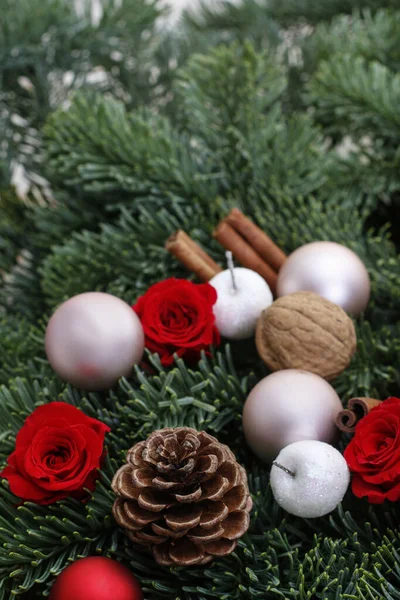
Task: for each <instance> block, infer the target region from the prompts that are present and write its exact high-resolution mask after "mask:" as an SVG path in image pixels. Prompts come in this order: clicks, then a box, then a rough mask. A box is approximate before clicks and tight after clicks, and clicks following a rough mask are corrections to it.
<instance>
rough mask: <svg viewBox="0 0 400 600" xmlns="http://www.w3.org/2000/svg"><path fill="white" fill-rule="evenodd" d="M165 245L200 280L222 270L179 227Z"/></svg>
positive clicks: (211, 276)
mask: <svg viewBox="0 0 400 600" xmlns="http://www.w3.org/2000/svg"><path fill="white" fill-rule="evenodd" d="M165 247H166V249H167V250H168V252H170V253H171V254H172V255H173V256H175V258H177V259H178V260H179V261H180V262H181V263H182V264H183V265H184V266H185V267H186V268H187V269H189V271H192V272H193V273H194V274H195V275H196V276H197V277H198V278H199V279H200V280H201V281H209V280H210V279H212V278H213V277H214V275H216V274H217V273H220V272H221V271H222V268H221V267H220V266H219V265H217V263H216V262H215V261H214V260H213V259H212V258H211V256H209V255H208V254H207V252H205V251H204V250H203V248H201V247H200V246H199V245H198V244H196V242H195V241H194V240H192V238H190V237H189V236H188V235H187V234H186V233H185V232H184V231H182V230H181V229H180V230H178V231H176V232H175V233H173V234H172V235H171V236H170V237H169V238H168V240H167V242H166V244H165Z"/></svg>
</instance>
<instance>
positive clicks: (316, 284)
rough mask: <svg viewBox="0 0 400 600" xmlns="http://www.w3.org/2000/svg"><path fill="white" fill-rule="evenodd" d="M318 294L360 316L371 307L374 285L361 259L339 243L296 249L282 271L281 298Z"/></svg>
mask: <svg viewBox="0 0 400 600" xmlns="http://www.w3.org/2000/svg"><path fill="white" fill-rule="evenodd" d="M293 292H315V293H316V294H319V295H320V296H322V297H323V298H326V299H327V300H330V301H331V302H334V303H335V304H338V305H339V306H341V307H342V308H343V310H345V311H346V312H347V313H349V314H352V315H359V314H360V313H362V312H363V311H364V310H365V309H366V308H367V305H368V301H369V297H370V293H371V284H370V279H369V275H368V271H367V269H366V268H365V265H364V263H363V262H362V261H361V259H360V258H359V257H358V256H357V254H355V253H354V252H353V251H352V250H350V249H349V248H346V247H345V246H342V245H340V244H336V243H335V242H312V243H311V244H306V245H305V246H301V247H300V248H298V249H297V250H295V251H294V252H293V253H292V254H291V255H290V256H289V257H288V259H287V260H286V262H285V263H284V265H283V266H282V268H281V270H280V271H279V275H278V281H277V295H278V297H281V296H287V295H288V294H293Z"/></svg>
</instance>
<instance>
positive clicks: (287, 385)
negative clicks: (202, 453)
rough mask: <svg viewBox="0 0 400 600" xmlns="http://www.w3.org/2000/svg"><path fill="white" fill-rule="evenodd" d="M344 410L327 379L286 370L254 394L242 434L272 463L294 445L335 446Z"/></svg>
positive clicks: (266, 380) (264, 382)
mask: <svg viewBox="0 0 400 600" xmlns="http://www.w3.org/2000/svg"><path fill="white" fill-rule="evenodd" d="M342 408H343V407H342V403H341V401H340V398H339V396H338V395H337V393H336V392H335V390H334V389H333V387H332V386H331V385H330V384H329V383H328V382H327V381H325V379H322V377H319V375H315V374H314V373H309V372H308V371H299V370H297V369H286V370H283V371H277V372H276V373H272V375H268V377H265V378H264V379H262V380H261V381H260V382H259V383H258V384H257V385H256V386H255V388H254V389H253V390H252V391H251V393H250V394H249V396H248V398H247V400H246V403H245V405H244V409H243V430H244V434H245V437H246V440H247V443H248V445H249V446H250V448H251V449H252V450H253V452H254V454H256V455H257V456H258V457H259V458H261V459H262V460H264V461H266V462H271V461H272V460H274V459H275V458H276V457H277V455H278V454H279V452H280V451H281V450H282V448H284V447H285V446H287V445H288V444H292V443H293V442H298V441H300V440H318V441H320V442H326V443H328V444H329V443H332V442H333V441H334V440H335V437H336V435H337V427H336V425H335V419H336V416H337V414H338V412H339V411H340V410H342Z"/></svg>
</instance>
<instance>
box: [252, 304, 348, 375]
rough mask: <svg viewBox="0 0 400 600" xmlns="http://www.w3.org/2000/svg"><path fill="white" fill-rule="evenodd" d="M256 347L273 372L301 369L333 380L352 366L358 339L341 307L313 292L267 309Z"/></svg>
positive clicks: (260, 320)
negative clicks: (349, 365) (351, 361)
mask: <svg viewBox="0 0 400 600" xmlns="http://www.w3.org/2000/svg"><path fill="white" fill-rule="evenodd" d="M256 344H257V350H258V353H259V355H260V357H261V358H262V360H263V361H264V362H265V363H266V364H267V365H268V367H269V368H270V369H271V370H272V371H279V370H281V369H301V370H304V371H310V372H311V373H316V374H317V375H320V376H321V377H323V378H324V379H327V380H330V379H334V378H335V377H337V376H338V375H339V374H340V373H341V372H342V371H344V369H345V368H346V367H347V366H348V364H349V363H350V360H351V357H352V356H353V354H354V352H355V349H356V346H357V338H356V332H355V328H354V324H353V321H352V320H351V319H350V317H349V316H348V315H347V314H346V313H345V312H344V310H343V309H342V308H340V306H338V305H337V304H334V303H333V302H330V301H329V300H326V299H325V298H322V297H321V296H319V295H318V294H314V293H313V292H295V293H294V294H289V295H287V296H283V297H282V298H279V299H278V300H276V301H275V302H274V303H273V304H272V305H271V306H270V307H269V308H267V309H266V310H264V312H263V313H262V315H261V316H260V318H259V320H258V323H257V330H256Z"/></svg>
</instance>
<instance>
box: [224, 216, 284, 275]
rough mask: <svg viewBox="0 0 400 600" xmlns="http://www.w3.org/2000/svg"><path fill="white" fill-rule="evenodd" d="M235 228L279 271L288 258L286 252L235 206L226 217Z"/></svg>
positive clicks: (227, 221)
mask: <svg viewBox="0 0 400 600" xmlns="http://www.w3.org/2000/svg"><path fill="white" fill-rule="evenodd" d="M225 221H226V223H228V224H229V225H230V226H231V227H233V229H235V230H236V231H237V232H238V233H240V235H241V236H242V237H244V238H245V240H247V241H248V242H249V244H250V246H251V247H252V248H254V250H255V251H256V252H257V253H258V254H259V255H260V256H261V258H263V259H264V261H265V262H266V263H267V264H268V265H270V266H271V267H272V268H273V269H274V270H275V271H276V272H277V273H278V272H279V269H280V268H281V267H282V265H283V263H284V262H285V260H286V254H285V253H284V252H283V251H282V250H281V249H280V248H279V246H277V245H276V244H275V243H274V242H273V241H272V240H271V238H270V237H268V235H267V234H266V233H264V231H263V230H262V229H260V228H259V227H258V226H257V225H256V224H255V223H253V221H250V219H248V218H247V217H246V216H245V215H244V214H243V213H242V211H240V210H239V209H238V208H233V209H232V210H231V212H230V213H229V215H228V216H227V217H226V219H225Z"/></svg>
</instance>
